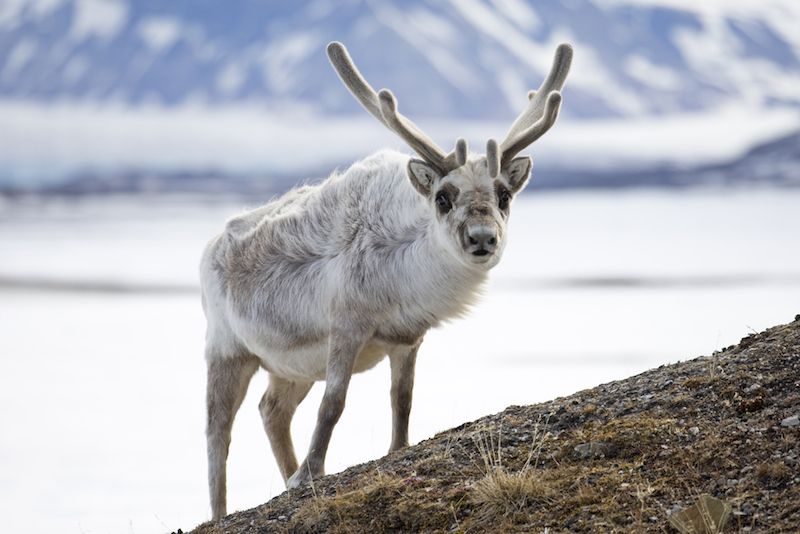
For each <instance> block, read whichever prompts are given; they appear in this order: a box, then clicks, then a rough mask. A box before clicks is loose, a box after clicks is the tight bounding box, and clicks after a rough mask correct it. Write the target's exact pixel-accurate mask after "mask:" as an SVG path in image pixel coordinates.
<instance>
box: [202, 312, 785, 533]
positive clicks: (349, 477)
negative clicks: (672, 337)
mask: <svg viewBox="0 0 800 534" xmlns="http://www.w3.org/2000/svg"><path fill="white" fill-rule="evenodd" d="M793 416H800V316H798V317H796V318H795V321H794V322H793V323H790V324H788V325H784V326H777V327H774V328H771V329H769V330H766V331H765V332H762V333H760V334H753V335H750V336H748V337H746V338H744V339H742V341H741V342H740V343H739V344H738V345H736V346H731V347H728V348H727V349H725V350H722V351H719V352H716V353H714V354H713V355H711V356H704V357H701V358H697V359H694V360H691V361H687V362H682V363H677V364H674V365H667V366H662V367H659V368H657V369H653V370H651V371H647V372H645V373H642V374H640V375H637V376H634V377H631V378H628V379H626V380H621V381H618V382H611V383H609V384H604V385H601V386H598V387H596V388H593V389H589V390H586V391H581V392H579V393H576V394H574V395H571V396H569V397H563V398H559V399H555V400H553V401H551V402H546V403H543V404H537V405H533V406H511V407H509V408H508V409H506V410H505V411H503V412H502V413H499V414H496V415H490V416H487V417H484V418H482V419H479V420H477V421H474V422H472V423H467V424H464V425H462V426H460V427H458V428H454V429H452V430H448V431H446V432H442V433H441V434H438V435H436V436H435V437H433V438H432V439H429V440H427V441H423V442H422V443H419V444H418V445H415V446H413V447H409V448H407V449H404V450H402V451H399V452H397V453H394V454H391V455H389V456H387V457H385V458H381V459H379V460H376V461H374V462H369V463H366V464H362V465H358V466H355V467H352V468H350V469H348V470H346V471H344V472H342V473H339V474H337V475H332V476H328V477H325V478H323V479H321V480H318V481H316V482H315V483H314V487H313V488H311V487H307V488H303V489H299V490H293V491H289V492H285V493H283V494H282V495H279V496H278V497H275V498H274V499H272V500H271V501H269V502H268V503H266V504H263V505H261V506H258V507H256V508H253V509H251V510H246V511H243V512H238V513H235V514H232V515H230V516H228V517H226V518H224V519H223V520H222V521H220V522H218V523H205V524H203V525H200V526H199V527H197V529H196V530H195V531H194V532H196V533H198V534H200V533H204V534H217V533H222V532H225V533H228V532H298V533H304V532H537V533H538V532H543V531H545V530H546V529H547V530H546V531H547V532H551V533H555V532H676V531H675V530H674V529H673V528H672V527H670V526H669V523H668V516H669V514H671V513H674V512H677V511H679V510H682V509H685V508H687V507H689V506H690V505H692V504H693V503H694V502H696V500H697V498H698V497H699V496H700V495H702V494H710V495H712V496H714V497H716V498H718V499H721V500H723V501H725V502H726V503H728V504H729V505H730V506H731V507H732V514H731V515H730V519H729V520H728V522H727V525H726V526H725V528H724V529H723V532H726V533H727V532H769V533H773V532H800V446H799V444H800V426H793V425H794V420H793V419H792V417H793ZM782 423H783V424H782Z"/></svg>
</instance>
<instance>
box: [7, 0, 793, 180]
mask: <svg viewBox="0 0 800 534" xmlns="http://www.w3.org/2000/svg"><path fill="white" fill-rule="evenodd" d="M797 28H800V2H797V1H796V0H761V1H759V2H754V1H750V0H703V1H702V2H700V1H695V0H568V1H554V0H540V1H533V0H530V1H527V0H404V1H400V0H397V1H382V0H293V1H291V2H289V1H286V2H284V1H278V0H225V1H219V0H191V1H181V2H177V1H171V2H165V1H162V0H0V183H2V182H5V183H7V184H16V185H20V184H21V185H23V186H25V184H32V183H34V182H36V181H38V182H40V183H41V182H44V181H47V182H50V183H53V182H55V181H58V180H63V179H64V178H65V177H67V176H73V177H74V176H76V175H83V176H92V177H97V179H100V180H101V179H102V177H103V176H110V175H111V174H113V175H115V176H118V177H119V176H129V174H128V173H129V172H131V169H133V170H135V171H136V172H137V173H139V172H144V173H145V174H146V173H148V172H149V171H150V170H155V171H159V172H166V173H168V174H169V173H171V175H180V176H193V175H198V174H200V173H202V172H205V170H208V169H210V170H211V172H212V174H214V173H219V174H220V175H224V174H237V173H238V174H239V175H263V174H267V175H272V176H278V175H281V176H289V175H292V176H295V175H298V174H301V173H304V172H306V171H307V170H310V169H313V170H314V171H317V170H319V169H325V168H331V167H330V166H332V165H340V164H343V163H346V162H349V161H352V159H353V158H355V157H359V156H365V155H366V154H367V153H368V152H369V151H372V150H374V149H376V148H379V147H380V146H387V145H388V146H395V147H402V143H401V142H399V141H397V140H396V138H395V137H393V136H391V135H390V134H388V133H387V132H385V131H384V129H383V128H382V127H381V126H379V125H377V124H376V122H375V121H374V120H373V119H371V118H369V117H366V114H365V113H363V111H362V110H360V109H359V107H358V105H357V104H356V103H355V102H354V101H353V99H352V98H351V97H350V95H349V94H348V93H347V91H346V90H345V89H344V88H342V87H341V84H340V83H339V81H338V80H337V79H336V76H335V74H334V73H333V71H332V69H331V68H330V66H329V65H328V63H327V58H326V56H325V53H324V47H325V44H326V43H327V42H329V41H331V40H340V41H342V42H344V43H345V44H346V45H347V46H348V48H349V49H350V51H351V53H352V55H353V56H354V58H355V60H356V62H357V64H358V65H359V67H360V68H361V69H362V71H363V72H364V74H365V75H366V77H367V78H368V79H369V80H370V81H371V82H372V83H373V84H374V85H376V86H377V87H390V88H391V89H393V90H394V91H395V93H396V94H397V95H398V99H399V102H400V107H401V109H402V111H403V112H404V113H406V114H408V115H409V116H411V117H412V118H414V120H415V121H417V122H419V123H420V124H421V126H423V128H424V129H425V130H426V131H428V132H429V133H430V134H431V135H432V136H434V138H436V139H437V140H439V141H440V142H441V143H442V144H444V145H450V144H451V143H452V142H453V141H454V140H455V138H456V137H458V136H465V137H466V138H467V139H468V140H469V141H470V143H471V144H472V145H471V146H474V147H476V149H477V150H480V148H479V147H480V146H483V145H484V144H485V142H486V139H487V138H488V137H490V136H493V137H498V136H501V135H502V134H503V132H504V131H505V129H506V128H507V127H508V125H509V124H510V123H511V121H512V120H513V118H514V117H515V116H516V115H517V113H518V112H519V111H520V110H521V109H522V107H523V106H524V105H525V101H526V99H525V94H526V92H527V91H528V89H531V88H535V87H536V86H538V84H539V82H540V81H541V79H542V76H543V74H544V72H545V71H546V70H547V68H548V67H549V64H550V61H551V56H552V53H553V50H554V49H555V47H556V45H557V44H558V43H560V42H563V41H568V42H571V43H572V44H573V45H574V46H575V50H576V52H575V60H574V62H573V67H572V72H571V74H570V77H569V79H568V82H567V86H566V88H565V104H564V107H563V110H562V119H561V120H560V121H559V125H558V127H557V128H555V129H554V130H553V132H551V133H549V134H548V136H547V137H546V138H545V139H543V141H542V142H540V143H537V145H536V147H534V148H535V149H536V150H534V151H535V152H536V153H537V157H538V155H539V152H541V153H542V158H541V159H538V160H537V161H538V162H539V165H540V168H542V167H541V164H544V167H547V166H548V165H549V166H551V167H558V166H562V167H569V168H571V169H573V170H574V168H575V167H582V168H586V167H591V168H593V169H595V170H597V168H596V166H597V165H599V166H600V167H602V169H604V170H606V171H608V170H609V169H611V170H612V171H613V168H614V167H615V166H616V167H617V168H619V165H620V164H621V163H622V164H624V163H625V162H631V161H637V162H639V163H641V161H643V160H649V161H650V162H651V165H650V168H653V166H654V165H655V164H658V165H660V164H662V163H663V162H664V161H667V160H669V162H670V164H672V165H673V166H680V165H682V164H683V165H688V166H692V167H693V168H694V167H696V166H697V165H702V164H712V163H713V164H720V163H724V162H725V161H733V160H735V159H736V158H738V157H740V156H741V155H743V154H745V153H746V152H747V150H748V149H750V148H752V147H754V146H756V145H758V144H760V143H764V142H768V141H769V140H771V139H775V138H778V137H780V136H782V135H786V134H788V133H790V132H792V131H795V130H798V129H800V31H798V30H797ZM309 148H311V150H309ZM540 148H541V149H542V150H539V149H540ZM298 154H302V157H298V156H297V155H298ZM548 158H550V159H549V160H548ZM723 160H724V161H723ZM798 166H799V167H800V162H799V163H798ZM639 168H642V167H641V166H640V167H639ZM185 172H188V173H189V174H188V175H186V174H184V173H185ZM93 179H94V178H93ZM16 185H15V186H16Z"/></svg>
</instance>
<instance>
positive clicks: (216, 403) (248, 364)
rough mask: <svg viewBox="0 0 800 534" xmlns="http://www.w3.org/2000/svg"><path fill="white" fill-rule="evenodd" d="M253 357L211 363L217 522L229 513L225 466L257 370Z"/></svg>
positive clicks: (211, 469)
mask: <svg viewBox="0 0 800 534" xmlns="http://www.w3.org/2000/svg"><path fill="white" fill-rule="evenodd" d="M258 365H259V363H258V358H256V357H255V356H253V355H250V354H248V355H245V356H237V357H227V358H226V357H219V356H218V357H211V358H209V359H208V381H207V386H206V406H207V410H208V412H207V427H206V439H207V446H208V489H209V497H210V500H211V513H212V518H213V520H214V521H216V520H218V519H220V518H222V517H223V516H224V515H225V513H226V509H227V496H226V490H227V488H226V472H225V471H226V466H225V464H226V462H227V460H228V448H229V446H230V443H231V428H232V427H233V419H234V417H236V412H237V411H238V410H239V407H240V406H241V405H242V401H243V400H244V396H245V393H247V386H248V384H249V383H250V379H251V378H252V377H253V374H254V373H255V372H256V370H257V369H258Z"/></svg>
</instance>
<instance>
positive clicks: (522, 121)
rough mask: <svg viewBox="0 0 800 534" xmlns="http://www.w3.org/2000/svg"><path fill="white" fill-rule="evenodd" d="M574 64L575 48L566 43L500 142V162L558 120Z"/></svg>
mask: <svg viewBox="0 0 800 534" xmlns="http://www.w3.org/2000/svg"><path fill="white" fill-rule="evenodd" d="M571 63H572V47H571V46H570V45H568V44H566V43H564V44H561V45H559V46H558V48H557V49H556V53H555V56H554V57H553V64H552V66H551V67H550V72H549V73H548V75H547V78H545V80H544V81H543V82H542V85H541V86H540V87H539V89H538V90H536V91H531V92H529V93H528V99H529V102H528V107H527V108H526V109H525V111H523V112H522V113H521V114H520V116H519V117H517V119H516V120H515V121H514V124H512V125H511V128H510V129H509V131H508V134H506V138H505V139H504V140H503V142H502V143H500V157H501V164H505V163H507V162H508V161H510V160H511V159H512V158H513V157H514V156H516V155H517V154H518V153H519V152H520V151H521V150H522V149H524V148H525V147H526V146H528V145H530V144H531V143H533V142H534V141H536V139H538V138H539V137H541V136H542V134H544V133H545V132H546V131H547V130H548V129H549V128H550V127H551V126H552V125H553V123H554V122H555V120H556V117H557V116H558V109H559V106H560V104H561V93H560V91H561V88H562V87H563V86H564V81H565V80H566V78H567V74H568V73H569V67H570V64H571Z"/></svg>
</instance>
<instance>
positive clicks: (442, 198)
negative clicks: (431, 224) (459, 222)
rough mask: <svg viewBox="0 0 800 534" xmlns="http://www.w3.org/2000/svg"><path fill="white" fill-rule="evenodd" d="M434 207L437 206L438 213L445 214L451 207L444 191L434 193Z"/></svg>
mask: <svg viewBox="0 0 800 534" xmlns="http://www.w3.org/2000/svg"><path fill="white" fill-rule="evenodd" d="M436 207H437V208H439V213H441V214H445V213H447V212H448V211H450V210H451V209H452V208H453V204H451V203H450V199H449V198H448V197H447V194H446V193H445V192H444V191H439V192H438V193H436Z"/></svg>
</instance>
